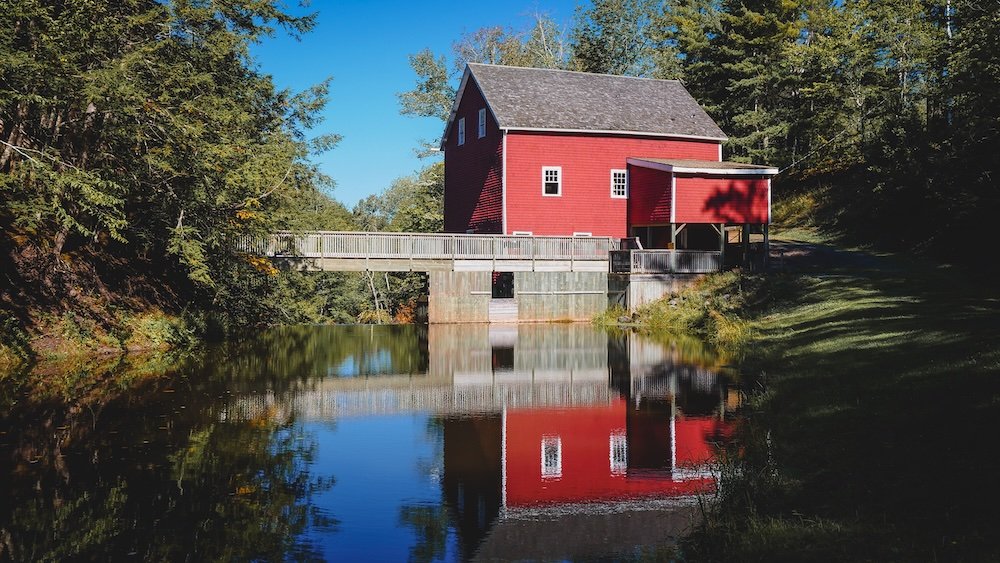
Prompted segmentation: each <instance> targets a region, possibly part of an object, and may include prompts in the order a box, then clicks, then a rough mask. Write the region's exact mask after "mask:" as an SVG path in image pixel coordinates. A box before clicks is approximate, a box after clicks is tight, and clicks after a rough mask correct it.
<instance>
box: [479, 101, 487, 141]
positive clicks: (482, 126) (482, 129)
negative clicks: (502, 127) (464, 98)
mask: <svg viewBox="0 0 1000 563" xmlns="http://www.w3.org/2000/svg"><path fill="white" fill-rule="evenodd" d="M485 136H486V108H479V138H480V139H482V138H483V137H485Z"/></svg>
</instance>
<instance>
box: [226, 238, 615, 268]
mask: <svg viewBox="0 0 1000 563" xmlns="http://www.w3.org/2000/svg"><path fill="white" fill-rule="evenodd" d="M618 248H619V243H618V240H617V239H611V238H604V237H535V236H507V235H461V234H432V233H381V232H333V231H318V232H305V233H292V232H279V233H275V234H273V235H271V236H269V237H266V238H262V239H251V238H246V239H243V240H241V241H240V243H239V245H238V249H239V250H241V251H243V252H249V253H252V254H257V255H260V256H268V257H272V258H281V259H287V260H292V261H295V262H297V263H298V265H299V267H301V268H303V269H307V270H326V271H365V270H369V271H423V272H427V271H435V270H448V271H508V272H515V271H550V272H570V271H590V272H606V271H608V260H609V255H610V252H611V251H612V250H617V249H618Z"/></svg>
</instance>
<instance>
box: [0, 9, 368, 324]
mask: <svg viewBox="0 0 1000 563" xmlns="http://www.w3.org/2000/svg"><path fill="white" fill-rule="evenodd" d="M313 24H314V16H313V15H307V16H302V17H299V16H292V15H289V14H287V13H285V12H284V11H283V8H282V7H281V5H280V4H279V3H278V2H275V1H272V0H266V1H263V2H257V1H248V0H226V1H224V2H211V3H202V2H196V3H190V2H168V3H159V2H146V1H139V2H135V1H131V0H105V1H100V2H90V1H83V0H72V1H69V2H64V3H59V4H52V3H47V2H40V1H37V0H28V1H25V2H16V3H14V4H12V5H11V4H9V3H6V4H5V5H4V9H2V10H0V140H2V143H3V144H2V145H0V203H2V205H0V227H2V228H3V229H4V230H5V231H8V232H10V231H13V230H16V231H17V232H19V233H23V234H24V235H26V236H27V240H29V241H34V242H33V243H32V244H36V245H38V246H39V247H41V248H42V250H43V252H42V253H41V255H46V253H48V255H50V256H53V257H58V256H59V255H60V254H62V253H64V252H65V251H66V250H67V249H68V248H73V249H81V248H82V249H87V250H88V251H90V252H92V253H95V254H101V255H111V254H114V255H123V256H132V257H134V256H138V255H141V256H144V257H153V258H154V259H155V260H158V261H161V262H163V263H164V269H165V271H166V273H167V276H168V279H167V280H165V281H166V282H167V283H168V284H170V285H171V286H172V287H173V288H174V289H176V290H178V291H179V292H180V293H181V294H182V295H183V300H184V301H185V302H186V304H189V305H191V306H193V307H195V308H202V309H220V308H221V311H220V313H221V314H222V315H223V316H227V317H231V318H232V319H233V320H234V321H235V320H238V321H239V322H240V323H244V322H245V323H249V324H256V323H259V322H263V321H269V320H273V319H274V316H273V313H274V307H273V306H271V305H269V304H268V303H267V302H268V300H270V299H271V298H272V294H269V293H266V292H265V293H260V292H258V293H245V292H241V291H242V287H241V286H242V285H247V284H243V279H242V278H241V275H239V274H245V273H248V269H249V268H248V267H247V264H246V262H245V259H244V257H242V256H240V255H239V254H237V253H235V252H233V251H232V248H233V243H234V242H235V241H237V240H238V239H239V238H240V237H242V236H247V235H256V234H261V233H264V232H268V231H271V230H274V229H276V228H295V227H298V226H300V225H305V224H307V223H310V222H311V223H312V224H313V225H315V224H317V223H326V224H325V225H323V226H324V227H325V228H331V227H332V225H330V223H335V222H337V221H338V220H339V224H340V225H342V226H347V225H348V222H347V218H348V214H347V213H346V210H344V209H343V207H342V206H338V205H336V204H334V203H333V202H331V201H329V198H327V197H326V196H325V195H324V194H322V193H321V192H320V191H319V190H320V188H321V187H322V186H323V185H324V184H327V183H328V181H327V179H326V178H324V177H323V176H322V175H321V174H319V173H318V171H317V170H316V168H315V166H314V165H313V164H311V163H310V162H309V161H308V157H309V155H311V154H314V153H315V152H316V151H322V150H328V149H330V148H332V147H333V146H334V145H335V144H336V142H337V140H338V139H339V138H338V137H337V136H335V135H328V136H324V137H320V138H317V139H313V140H309V139H307V138H306V136H305V133H304V131H305V130H307V129H309V128H311V127H313V126H314V125H316V123H317V119H318V112H319V110H320V109H322V107H323V105H324V104H325V103H326V97H327V93H328V88H329V81H328V80H327V81H324V82H321V83H320V84H317V85H316V86H314V87H312V88H309V89H307V90H306V91H304V92H300V93H292V92H287V91H277V90H275V88H274V86H273V84H272V82H271V79H270V77H268V76H266V75H263V74H261V73H259V72H258V71H257V70H256V69H255V66H254V63H253V61H252V60H251V59H250V56H249V49H250V46H251V45H252V44H253V43H255V42H257V41H260V40H261V39H262V38H264V37H267V36H270V35H272V34H273V33H274V32H275V30H276V29H277V28H282V29H284V30H286V31H287V32H289V33H291V34H293V35H297V34H299V33H303V32H306V31H309V30H310V29H311V28H312V26H313ZM303 209H308V212H307V213H305V216H302V215H300V214H297V213H296V212H297V211H300V210H303ZM55 261H56V262H57V263H58V260H57V259H56V260H55ZM58 269H59V268H58V266H57V267H55V268H51V271H53V272H57V271H58ZM41 270H43V271H44V270H45V267H44V266H43V267H42V268H41ZM43 283H44V280H43ZM248 285H253V286H254V288H255V289H256V290H264V291H281V290H283V289H287V285H288V284H285V285H282V284H281V283H272V284H268V283H262V282H261V283H251V284H248ZM237 294H238V295H239V297H238V298H236V297H234V296H235V295H237ZM227 306H233V307H235V308H236V309H235V310H228V309H226V308H225V307H227ZM71 332H72V331H71ZM83 336H84V337H85V336H86V335H83Z"/></svg>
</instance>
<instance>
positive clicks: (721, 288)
mask: <svg viewBox="0 0 1000 563" xmlns="http://www.w3.org/2000/svg"><path fill="white" fill-rule="evenodd" d="M763 286H764V280H763V279H762V278H760V277H757V276H750V275H747V274H744V273H742V272H740V271H729V272H723V273H720V274H710V275H707V276H705V277H704V278H702V279H701V280H700V281H699V282H698V283H696V284H695V285H693V286H690V287H688V288H685V289H683V290H681V291H679V292H677V293H676V294H671V295H668V296H666V297H664V298H662V299H660V300H658V301H655V302H653V303H651V304H649V305H646V306H645V307H642V308H640V309H639V310H638V311H637V315H636V317H637V318H636V322H638V323H639V325H640V326H641V327H642V328H643V329H644V330H647V331H650V332H652V333H680V334H696V335H699V336H701V337H703V338H705V339H706V340H708V341H709V342H711V343H712V344H713V345H715V346H716V347H718V348H720V349H723V350H727V351H730V352H739V351H740V350H741V349H742V347H743V346H745V345H746V344H747V343H748V342H750V341H751V340H752V339H753V337H754V332H753V329H752V326H751V325H750V324H749V323H748V322H747V320H746V319H745V318H743V316H744V315H745V311H746V309H747V308H748V307H749V305H750V304H751V303H756V302H757V301H759V300H760V299H761V298H762V295H761V294H762V293H763V291H764V289H763Z"/></svg>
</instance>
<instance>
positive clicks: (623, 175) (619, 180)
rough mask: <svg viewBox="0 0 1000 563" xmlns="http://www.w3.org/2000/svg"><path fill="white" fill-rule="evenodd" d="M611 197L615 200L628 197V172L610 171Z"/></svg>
mask: <svg viewBox="0 0 1000 563" xmlns="http://www.w3.org/2000/svg"><path fill="white" fill-rule="evenodd" d="M611 197H615V198H625V197H628V171H627V170H612V171H611Z"/></svg>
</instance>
